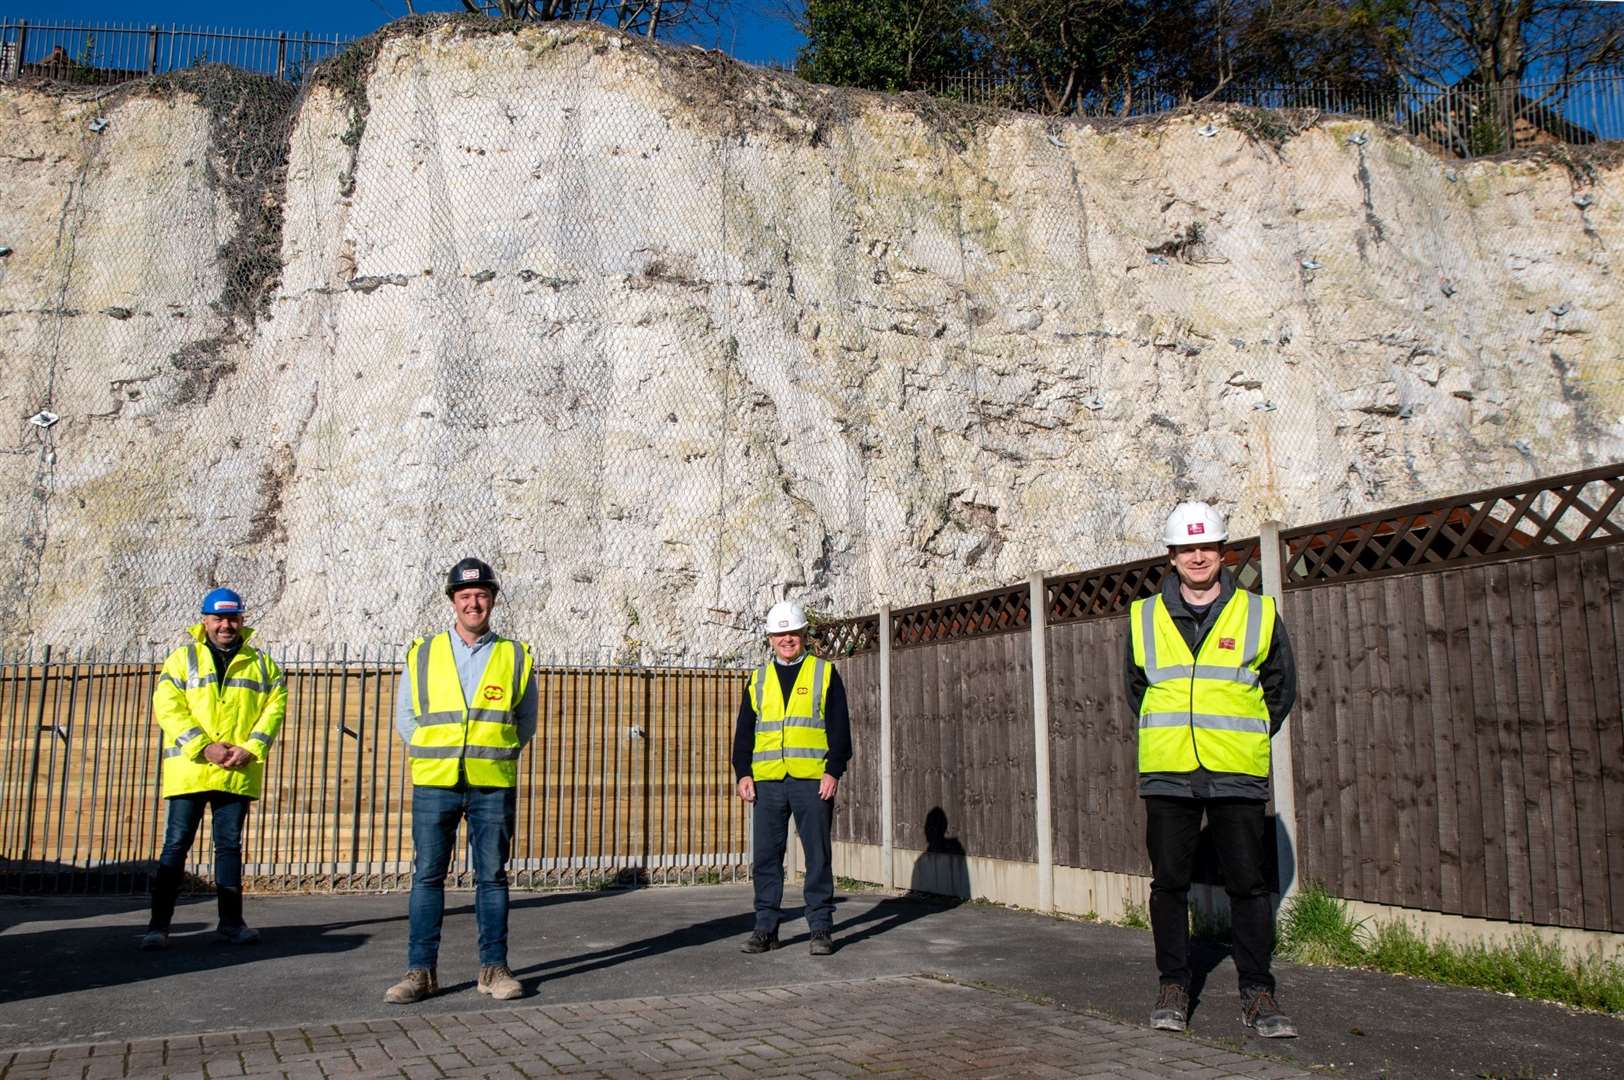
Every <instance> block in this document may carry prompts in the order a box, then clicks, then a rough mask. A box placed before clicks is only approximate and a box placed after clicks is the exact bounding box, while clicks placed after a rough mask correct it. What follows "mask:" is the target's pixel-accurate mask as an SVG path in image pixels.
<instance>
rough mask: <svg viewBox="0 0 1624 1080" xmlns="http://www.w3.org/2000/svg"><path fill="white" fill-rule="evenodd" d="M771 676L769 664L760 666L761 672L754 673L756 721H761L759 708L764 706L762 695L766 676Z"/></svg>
mask: <svg viewBox="0 0 1624 1080" xmlns="http://www.w3.org/2000/svg"><path fill="white" fill-rule="evenodd" d="M771 674H772V665H771V664H762V665H761V670H760V671H758V672H756V721H757V722H758V723H759V722H760V720H761V706H762V705H763V704H764V702H763V700H762V695H763V694H765V693H766V692H767V676H768V675H771Z"/></svg>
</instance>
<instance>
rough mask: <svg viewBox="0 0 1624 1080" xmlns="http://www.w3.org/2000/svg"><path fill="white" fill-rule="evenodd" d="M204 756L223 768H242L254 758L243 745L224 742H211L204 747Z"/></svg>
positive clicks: (211, 762)
mask: <svg viewBox="0 0 1624 1080" xmlns="http://www.w3.org/2000/svg"><path fill="white" fill-rule="evenodd" d="M203 757H204V758H205V759H206V760H207V761H208V762H209V763H210V764H212V765H218V766H220V768H222V769H240V768H242V767H243V766H244V765H247V764H248V763H249V762H250V761H253V760H254V755H253V754H250V753H249V752H248V751H246V750H244V749H243V748H242V747H240V746H232V745H231V744H230V743H223V742H215V743H209V745H207V746H205V747H204V748H203Z"/></svg>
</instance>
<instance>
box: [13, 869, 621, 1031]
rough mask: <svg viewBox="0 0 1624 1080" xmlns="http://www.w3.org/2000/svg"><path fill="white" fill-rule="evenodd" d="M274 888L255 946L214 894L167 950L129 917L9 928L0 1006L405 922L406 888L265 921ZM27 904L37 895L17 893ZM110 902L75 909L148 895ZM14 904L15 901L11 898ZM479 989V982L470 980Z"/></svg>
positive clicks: (44, 911) (132, 906)
mask: <svg viewBox="0 0 1624 1080" xmlns="http://www.w3.org/2000/svg"><path fill="white" fill-rule="evenodd" d="M617 891H619V890H594V891H591V892H578V893H576V892H570V893H566V892H559V893H546V894H541V895H525V894H519V895H517V896H515V897H514V898H513V900H512V902H511V907H513V908H516V909H525V908H538V907H551V906H556V905H559V904H570V903H578V902H581V901H586V900H596V899H599V898H601V897H604V896H608V895H612V894H613V893H615V892H617ZM274 895H275V894H265V893H261V894H255V893H253V892H249V893H248V894H247V895H246V896H245V898H244V912H243V913H244V915H246V916H247V919H248V922H249V925H251V926H253V927H254V928H255V929H257V930H258V931H259V932H260V940H259V941H258V942H257V943H255V944H253V945H230V944H228V943H226V942H224V941H222V940H221V939H220V938H219V937H218V936H217V935H216V934H215V932H214V928H215V920H216V914H215V912H216V909H215V899H214V897H213V896H212V895H210V894H208V893H202V894H192V895H187V896H183V897H182V898H181V901H180V903H179V904H177V905H176V908H175V918H174V921H173V922H172V923H171V924H170V937H169V947H168V948H167V949H163V950H160V951H156V952H142V951H141V950H140V949H139V947H138V945H139V942H140V939H141V935H142V933H143V932H144V931H145V928H146V927H145V923H144V922H142V923H141V924H138V925H131V924H130V922H129V921H128V920H127V919H125V920H121V921H120V922H118V923H116V924H99V925H98V924H90V925H80V926H72V927H64V926H61V925H51V926H49V927H48V928H42V929H40V930H36V931H27V930H25V931H23V932H15V930H13V931H12V932H8V933H6V934H5V935H4V937H3V938H0V944H3V946H4V950H5V954H6V961H7V962H6V964H5V967H6V969H7V976H8V977H7V978H6V979H4V980H0V1003H6V1002H14V1001H22V1000H27V999H30V998H44V997H50V996H53V995H56V994H66V993H75V992H78V991H82V990H104V989H108V988H111V987H115V986H124V985H132V984H136V983H142V982H148V981H151V980H155V979H164V978H168V977H170V976H175V975H187V974H193V973H197V972H205V971H213V970H225V969H230V968H235V967H238V966H241V965H243V964H252V963H257V962H263V961H267V960H274V959H278V958H285V957H297V956H310V957H319V956H330V955H333V954H338V953H344V952H349V951H351V950H354V949H357V948H360V947H361V946H363V945H365V944H366V943H367V942H369V941H371V940H372V938H373V934H372V933H369V932H367V929H366V928H368V927H375V926H378V925H381V924H386V923H399V922H405V921H407V919H408V913H407V904H408V895H407V894H406V893H405V892H402V893H400V894H398V905H399V906H398V909H397V910H396V911H394V912H392V913H390V914H388V915H378V916H371V917H367V918H359V919H335V920H329V921H326V922H319V923H280V924H278V923H267V922H265V921H263V918H264V916H265V915H266V914H267V913H269V912H270V911H272V910H273V909H271V908H269V907H267V906H266V905H263V904H260V903H256V901H259V900H263V899H266V898H269V897H271V896H274ZM17 899H19V900H22V901H27V900H29V899H34V898H27V897H23V898H17ZM37 899H38V900H39V901H40V903H38V904H26V903H25V904H23V905H20V906H18V907H17V908H16V911H17V912H18V914H19V915H20V917H19V918H17V919H16V920H15V926H16V927H26V926H27V925H28V923H29V922H35V921H37V922H41V923H49V924H59V923H60V922H62V921H63V920H62V919H61V918H60V917H58V916H59V912H58V911H57V910H56V909H54V908H53V907H52V906H51V905H49V904H48V903H47V902H46V901H47V900H48V899H49V898H43V897H42V898H37ZM108 899H109V901H110V902H109V903H108V904H107V905H106V906H105V907H103V906H102V905H100V904H93V905H86V908H87V909H89V910H86V909H81V910H80V911H79V912H76V913H74V914H72V915H70V916H69V917H70V918H74V919H76V920H79V921H83V920H86V919H88V918H90V917H92V916H93V915H127V914H128V913H129V912H130V911H131V910H143V911H144V910H146V907H147V903H148V899H147V898H146V897H143V896H129V897H110V898H108ZM5 906H7V907H11V906H12V905H10V904H8V905H5ZM473 911H474V906H473V903H472V899H471V898H470V899H469V902H468V903H463V904H456V905H455V906H453V905H451V904H448V905H447V906H446V909H445V915H446V917H447V918H450V917H454V916H462V915H472V914H473ZM468 985H469V986H472V985H473V983H472V982H470V983H469V984H468Z"/></svg>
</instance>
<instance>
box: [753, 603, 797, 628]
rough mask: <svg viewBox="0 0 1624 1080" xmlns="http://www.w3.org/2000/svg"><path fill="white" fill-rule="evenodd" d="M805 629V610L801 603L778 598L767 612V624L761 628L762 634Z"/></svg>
mask: <svg viewBox="0 0 1624 1080" xmlns="http://www.w3.org/2000/svg"><path fill="white" fill-rule="evenodd" d="M805 629H806V612H804V611H802V610H801V605H800V604H797V603H795V602H794V601H793V600H780V601H779V602H778V603H776V604H774V605H773V609H772V610H771V611H769V612H767V625H766V627H765V628H764V629H763V630H762V633H764V634H787V633H789V632H790V631H791V630H805Z"/></svg>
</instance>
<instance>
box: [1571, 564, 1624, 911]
mask: <svg viewBox="0 0 1624 1080" xmlns="http://www.w3.org/2000/svg"><path fill="white" fill-rule="evenodd" d="M1615 550H1617V549H1616V548H1615ZM1579 562H1580V566H1581V567H1582V568H1583V572H1584V595H1585V627H1586V630H1587V631H1588V641H1589V644H1590V670H1591V675H1592V677H1593V678H1594V679H1595V682H1596V750H1597V754H1596V770H1597V772H1598V774H1599V778H1600V782H1601V788H1602V806H1603V807H1605V813H1606V820H1605V821H1604V823H1603V825H1604V828H1603V830H1602V833H1603V839H1602V851H1601V858H1602V859H1603V860H1604V862H1605V864H1606V867H1607V887H1606V895H1605V896H1603V897H1601V898H1600V899H1599V907H1600V908H1601V912H1602V918H1603V924H1602V925H1603V928H1604V929H1607V930H1615V931H1616V930H1624V726H1621V725H1624V716H1621V711H1624V710H1621V696H1624V695H1621V693H1620V686H1619V682H1620V674H1619V667H1620V659H1619V653H1620V650H1621V647H1624V634H1620V632H1619V627H1618V624H1617V622H1616V621H1615V619H1616V615H1617V613H1618V612H1619V611H1620V609H1624V595H1621V594H1624V576H1617V577H1615V576H1614V575H1613V573H1612V572H1611V571H1610V567H1609V562H1610V560H1609V553H1608V552H1606V551H1603V550H1601V549H1598V548H1592V549H1590V550H1588V551H1583V552H1580V554H1579ZM1599 885H1600V882H1599V881H1598V887H1599ZM1586 889H1587V890H1588V889H1589V883H1588V882H1587V883H1586ZM1588 899H1589V898H1588V897H1587V901H1588Z"/></svg>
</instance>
